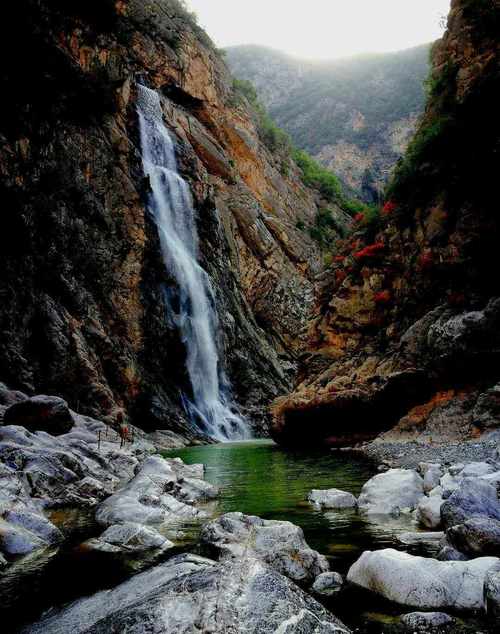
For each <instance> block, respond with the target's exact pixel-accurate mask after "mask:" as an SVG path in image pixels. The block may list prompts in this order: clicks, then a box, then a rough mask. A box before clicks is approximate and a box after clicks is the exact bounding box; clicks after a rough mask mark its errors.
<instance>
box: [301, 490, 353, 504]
mask: <svg viewBox="0 0 500 634" xmlns="http://www.w3.org/2000/svg"><path fill="white" fill-rule="evenodd" d="M307 499H308V500H309V502H311V503H312V504H314V505H316V506H319V507H320V508H325V509H348V508H355V507H356V506H357V505H358V501H357V500H356V498H355V497H354V495H353V494H352V493H348V492H347V491H341V490H340V489H324V490H322V489H313V490H312V491H310V492H309V494H308V496H307Z"/></svg>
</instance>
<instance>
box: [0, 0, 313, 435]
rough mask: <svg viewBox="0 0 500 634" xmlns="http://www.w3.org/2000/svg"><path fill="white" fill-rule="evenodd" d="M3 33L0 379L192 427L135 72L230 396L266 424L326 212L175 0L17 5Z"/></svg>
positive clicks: (151, 423) (27, 1) (89, 410)
mask: <svg viewBox="0 0 500 634" xmlns="http://www.w3.org/2000/svg"><path fill="white" fill-rule="evenodd" d="M8 12H9V16H8V17H9V19H5V20H3V21H2V26H1V27H0V29H1V31H2V33H1V37H0V47H1V49H2V50H1V60H2V61H1V72H0V82H1V86H2V95H3V97H2V101H1V105H0V109H1V113H0V114H1V117H0V174H1V183H0V187H1V199H2V203H3V209H4V214H3V219H2V229H1V232H0V236H1V237H0V241H1V248H0V271H1V273H0V297H1V309H0V379H1V380H3V381H5V382H6V383H7V384H8V385H9V386H10V387H11V388H16V389H21V390H23V391H25V392H28V393H33V392H35V391H36V392H44V393H53V394H58V395H61V396H63V397H64V398H65V399H67V400H68V402H69V403H70V405H71V406H72V407H74V408H78V409H79V411H81V412H82V413H86V414H91V415H98V416H100V417H104V418H106V417H108V419H109V420H112V419H113V417H114V415H115V411H116V409H117V408H121V407H123V408H125V409H126V410H127V412H128V413H129V415H130V416H131V418H132V420H133V421H134V422H136V423H137V424H138V425H139V426H141V427H143V428H158V427H161V428H164V427H167V428H171V429H175V430H177V431H181V432H183V433H184V434H188V435H190V434H191V435H192V434H193V430H190V429H189V425H188V423H187V421H186V419H185V414H184V410H183V408H182V407H181V405H180V392H181V391H186V390H188V389H189V388H188V380H187V377H186V372H185V363H184V360H185V351H184V346H183V344H182V342H181V341H180V340H179V336H178V333H177V331H176V329H175V328H173V327H171V324H170V321H169V314H168V308H167V302H166V301H165V298H166V297H171V296H172V293H173V294H174V295H175V288H174V284H173V281H172V280H171V279H170V278H169V276H168V274H167V273H166V271H165V268H164V265H163V262H162V259H161V255H160V250H159V244H158V236H157V232H156V228H155V226H154V223H153V222H152V220H151V218H149V216H148V214H147V213H146V210H145V191H146V189H147V183H146V182H145V181H144V178H143V174H142V171H141V157H140V152H139V149H138V125H137V114H136V107H135V100H136V82H137V81H140V82H143V83H145V84H147V85H148V86H149V87H151V88H154V89H156V90H158V91H159V92H160V94H161V95H162V102H163V109H164V118H165V121H166V123H167V125H168V126H169V128H170V129H171V131H172V133H173V134H174V136H175V140H176V144H177V154H178V159H179V163H180V167H181V170H182V175H183V176H184V178H186V179H187V180H188V182H189V183H190V186H191V189H192V192H193V197H194V201H195V206H196V210H197V214H198V232H199V234H200V250H201V254H200V258H201V263H202V265H203V266H204V267H205V268H206V269H207V271H208V272H209V274H210V276H211V278H212V282H213V285H214V287H215V289H216V302H217V310H218V314H219V318H220V323H221V332H220V346H221V349H222V351H223V353H224V354H223V356H224V358H225V362H226V372H227V375H228V376H229V377H230V379H231V381H232V384H233V387H234V391H235V396H236V399H237V401H238V402H239V403H240V404H241V406H242V408H243V410H244V411H245V412H246V413H247V414H249V415H250V417H251V418H252V420H253V421H254V424H255V425H257V426H259V425H260V424H261V423H262V421H263V420H264V418H265V414H264V413H263V412H264V411H265V405H266V403H268V402H269V400H270V399H271V398H273V397H275V396H276V395H277V394H278V393H279V392H283V391H284V390H286V389H287V386H289V385H290V380H291V377H292V376H293V370H294V356H295V350H296V347H297V343H298V341H300V332H301V330H302V329H303V327H304V324H305V322H306V318H307V316H308V313H309V310H310V307H311V303H312V301H313V284H312V278H313V276H314V274H315V271H316V269H317V267H318V263H319V252H318V248H317V246H316V244H315V243H314V242H313V241H312V240H311V239H310V238H309V236H308V235H306V234H304V232H301V231H299V230H298V229H297V223H299V225H300V226H302V225H303V224H305V225H308V224H311V223H312V222H313V220H314V218H315V217H316V214H317V206H316V201H315V199H314V196H313V194H312V193H311V192H310V191H309V190H307V189H305V188H304V187H303V186H302V184H301V182H300V179H299V176H298V170H297V168H296V167H295V166H294V165H293V164H291V165H290V169H289V171H288V175H287V176H284V175H283V174H282V173H281V172H280V162H279V161H278V160H277V159H276V157H274V156H273V155H272V154H271V153H270V152H269V151H268V150H267V148H266V147H265V146H264V145H263V144H262V142H261V141H260V139H259V136H258V133H257V129H256V126H255V125H254V121H253V118H252V114H251V112H249V111H248V108H247V106H246V105H245V103H242V102H241V101H238V100H235V99H234V95H233V94H232V79H231V77H230V75H229V72H228V70H227V68H226V66H225V64H224V62H223V61H222V58H221V57H220V55H219V53H218V52H217V51H216V50H215V48H214V46H213V44H212V43H211V42H210V40H209V39H208V38H207V36H206V35H205V34H204V32H203V31H202V30H201V29H200V28H199V27H198V26H197V25H196V22H195V20H194V18H193V16H191V15H190V14H189V13H188V12H187V11H186V10H185V8H184V6H183V4H182V3H180V2H178V1H177V0H117V1H114V0H93V1H86V2H83V1H80V0H78V1H77V2H71V3H67V2H63V1H62V0H52V1H44V0H42V1H35V0H22V1H21V2H18V3H16V4H15V5H11V6H10V7H9V10H8Z"/></svg>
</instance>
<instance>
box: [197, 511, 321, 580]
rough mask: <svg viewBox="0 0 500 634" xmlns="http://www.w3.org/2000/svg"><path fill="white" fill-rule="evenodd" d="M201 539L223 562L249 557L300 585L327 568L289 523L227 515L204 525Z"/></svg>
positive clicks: (209, 551) (299, 531) (302, 536)
mask: <svg viewBox="0 0 500 634" xmlns="http://www.w3.org/2000/svg"><path fill="white" fill-rule="evenodd" d="M200 540H201V544H202V546H203V547H204V549H205V550H206V551H207V552H208V553H210V554H214V555H215V556H217V557H218V558H219V559H220V560H222V561H225V560H228V559H235V558H240V557H252V558H255V559H258V560H259V561H262V562H264V563H266V564H268V565H269V566H271V568H273V569H274V570H276V571H278V572H279V573H281V574H283V575H285V576H287V577H289V578H290V579H292V580H293V581H296V582H300V583H311V582H312V581H313V580H314V579H315V578H316V577H317V576H318V575H320V574H321V573H323V572H327V571H328V569H329V565H328V562H327V560H326V558H325V557H323V555H320V554H319V553H318V552H316V551H315V550H312V549H311V548H310V547H309V546H308V545H307V543H306V541H305V539H304V533H303V532H302V529H301V528H299V527H298V526H295V525H294V524H292V523H290V522H279V521H275V520H263V519H261V518H260V517H255V516H251V515H243V514H242V513H227V514H226V515H222V516H221V517H219V518H217V519H216V520H213V521H212V522H209V523H208V524H206V525H205V526H204V527H203V529H202V531H201V535H200Z"/></svg>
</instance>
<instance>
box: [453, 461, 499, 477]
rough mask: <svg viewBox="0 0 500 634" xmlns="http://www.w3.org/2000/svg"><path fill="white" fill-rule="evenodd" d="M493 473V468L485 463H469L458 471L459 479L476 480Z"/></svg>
mask: <svg viewBox="0 0 500 634" xmlns="http://www.w3.org/2000/svg"><path fill="white" fill-rule="evenodd" d="M494 472H495V467H494V466H493V465H491V464H488V463H487V462H470V463H469V464H467V465H465V467H464V468H463V469H462V470H461V471H460V474H459V475H460V478H471V477H472V478H477V477H479V476H487V475H490V474H492V473H494Z"/></svg>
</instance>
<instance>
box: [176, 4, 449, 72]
mask: <svg viewBox="0 0 500 634" xmlns="http://www.w3.org/2000/svg"><path fill="white" fill-rule="evenodd" d="M187 4H188V6H189V7H190V8H191V9H193V10H194V11H195V12H196V13H197V14H198V18H199V22H200V24H201V26H203V27H204V28H205V29H206V30H207V32H208V34H209V35H210V36H211V37H212V39H213V40H214V41H215V43H216V44H217V46H219V47H225V46H232V45H234V44H261V45H264V46H270V47H272V48H275V49H278V50H281V51H284V52H286V53H289V54H291V55H295V56H297V57H306V58H312V59H331V58H335V57H345V56H349V55H355V54H358V53H367V52H383V51H396V50H402V49H405V48H410V47H412V46H416V45H418V44H423V43H425V42H430V41H432V40H435V39H437V38H438V37H440V36H441V35H442V32H443V28H442V20H441V19H442V16H443V15H446V14H447V13H448V10H449V7H450V0H187Z"/></svg>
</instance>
